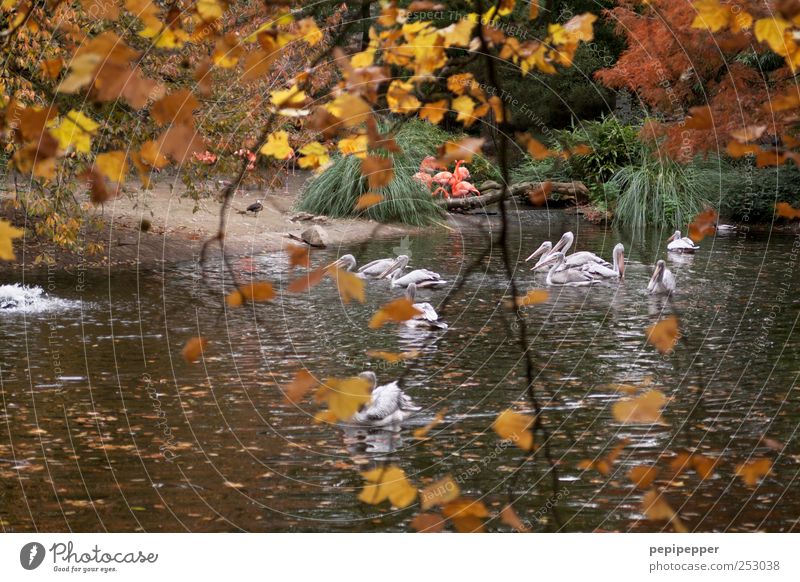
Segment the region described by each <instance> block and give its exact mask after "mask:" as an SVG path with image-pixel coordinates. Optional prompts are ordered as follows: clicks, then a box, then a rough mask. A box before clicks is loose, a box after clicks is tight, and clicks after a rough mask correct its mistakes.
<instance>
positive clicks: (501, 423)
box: [492, 410, 536, 451]
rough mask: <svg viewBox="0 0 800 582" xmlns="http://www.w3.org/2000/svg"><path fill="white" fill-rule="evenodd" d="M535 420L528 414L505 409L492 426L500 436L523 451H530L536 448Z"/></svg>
mask: <svg viewBox="0 0 800 582" xmlns="http://www.w3.org/2000/svg"><path fill="white" fill-rule="evenodd" d="M535 420H536V418H535V417H533V416H529V415H527V414H520V413H519V412H514V411H513V410H504V411H503V412H501V413H500V414H499V415H498V417H497V418H496V419H495V421H494V423H493V424H492V428H493V429H494V431H495V432H496V433H497V434H498V435H499V436H500V438H502V439H506V440H510V441H512V442H513V443H514V444H516V445H517V446H518V447H519V448H521V449H522V450H523V451H530V450H533V449H534V448H535V443H534V438H533V431H532V430H531V429H532V427H533V424H534V421H535Z"/></svg>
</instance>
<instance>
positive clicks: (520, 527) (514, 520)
mask: <svg viewBox="0 0 800 582" xmlns="http://www.w3.org/2000/svg"><path fill="white" fill-rule="evenodd" d="M532 4H536V0H532ZM500 521H501V522H502V523H504V524H506V525H507V526H509V527H511V528H513V529H515V530H517V531H518V532H519V533H528V532H529V531H530V528H529V527H527V526H526V525H525V524H524V523H522V520H521V519H520V518H519V515H517V512H516V511H514V508H513V507H512V506H511V505H506V506H504V507H503V509H501V510H500Z"/></svg>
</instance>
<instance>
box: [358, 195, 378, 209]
mask: <svg viewBox="0 0 800 582" xmlns="http://www.w3.org/2000/svg"><path fill="white" fill-rule="evenodd" d="M382 201H383V195H382V194H377V193H375V192H367V193H366V194H362V195H361V196H359V197H358V200H356V205H355V206H354V207H353V210H366V209H367V208H370V207H372V206H375V205H376V204H379V203H380V202H382Z"/></svg>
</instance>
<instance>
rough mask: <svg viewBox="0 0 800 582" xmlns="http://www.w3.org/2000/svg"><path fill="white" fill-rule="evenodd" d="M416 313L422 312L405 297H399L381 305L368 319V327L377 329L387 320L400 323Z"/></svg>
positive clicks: (420, 313)
mask: <svg viewBox="0 0 800 582" xmlns="http://www.w3.org/2000/svg"><path fill="white" fill-rule="evenodd" d="M417 315H422V312H421V311H420V310H419V309H417V308H416V307H414V304H413V303H411V301H410V300H409V299H408V298H407V297H401V298H399V299H395V300H394V301H390V302H389V303H386V304H385V305H383V306H381V308H380V309H379V310H378V311H377V312H375V315H373V316H372V319H370V321H369V327H370V329H378V328H379V327H381V326H383V325H384V324H385V323H387V322H390V321H393V322H396V323H402V322H404V321H408V320H409V319H411V318H413V317H415V316H417Z"/></svg>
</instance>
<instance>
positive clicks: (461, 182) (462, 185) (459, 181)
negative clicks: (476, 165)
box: [414, 156, 480, 199]
mask: <svg viewBox="0 0 800 582" xmlns="http://www.w3.org/2000/svg"><path fill="white" fill-rule="evenodd" d="M437 170H439V171H437ZM433 172H435V173H433ZM469 178H470V173H469V169H468V168H467V167H466V166H465V165H464V160H458V161H457V162H456V166H455V168H453V171H452V172H448V171H447V169H446V168H443V167H442V166H441V164H439V162H438V160H437V159H436V158H434V157H433V156H428V157H426V158H425V159H424V160H422V163H421V164H420V166H419V171H417V173H416V174H414V179H415V180H417V181H418V182H420V183H421V184H423V185H424V186H425V187H426V188H428V189H431V188H433V186H434V184H438V187H436V188H435V189H434V190H433V191H432V192H431V196H436V195H437V194H439V193H441V194H442V196H443V197H444V198H446V199H450V198H463V197H465V196H470V195H472V194H474V195H478V194H480V191H478V189H477V188H476V187H475V186H474V185H472V183H470V182H468V181H467V180H469Z"/></svg>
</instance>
